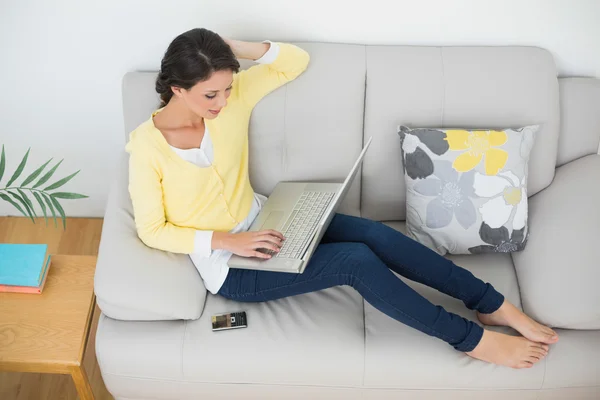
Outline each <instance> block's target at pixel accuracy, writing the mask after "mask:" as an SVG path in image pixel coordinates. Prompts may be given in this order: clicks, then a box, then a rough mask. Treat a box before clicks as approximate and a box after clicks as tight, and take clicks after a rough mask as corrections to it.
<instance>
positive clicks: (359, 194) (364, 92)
mask: <svg viewBox="0 0 600 400" xmlns="http://www.w3.org/2000/svg"><path fill="white" fill-rule="evenodd" d="M363 47H364V49H365V80H364V83H363V117H362V132H361V147H364V145H365V128H366V125H367V124H366V121H367V77H368V73H367V71H368V69H367V68H368V65H367V46H366V45H365V46H363ZM364 170H365V169H364V167H363V166H362V165H361V166H360V185H359V191H358V215H359V216H362V198H363V187H364V178H365V176H364Z"/></svg>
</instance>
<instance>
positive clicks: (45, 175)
mask: <svg viewBox="0 0 600 400" xmlns="http://www.w3.org/2000/svg"><path fill="white" fill-rule="evenodd" d="M62 162H63V160H60V161H59V162H58V163H57V164H56V165H55V166H54V167H52V169H51V170H50V171H48V172H46V173H45V174H44V175H43V176H42V177H41V178H40V180H39V181H37V183H36V184H35V185H33V188H34V189H35V188H36V187H38V186H41V185H43V184H44V183H46V182H47V181H48V179H50V178H51V177H52V174H53V173H54V171H56V168H58V166H59V165H60V164H61V163H62Z"/></svg>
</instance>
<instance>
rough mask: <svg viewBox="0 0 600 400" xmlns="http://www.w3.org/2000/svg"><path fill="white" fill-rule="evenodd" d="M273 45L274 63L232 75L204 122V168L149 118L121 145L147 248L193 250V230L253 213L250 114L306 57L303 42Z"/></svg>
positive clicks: (224, 226)
mask: <svg viewBox="0 0 600 400" xmlns="http://www.w3.org/2000/svg"><path fill="white" fill-rule="evenodd" d="M278 45H279V54H278V56H277V59H276V60H275V61H274V62H273V63H271V64H260V65H254V66H252V67H250V68H249V69H247V70H244V71H240V72H239V73H237V74H235V76H234V83H233V87H232V90H231V95H230V96H229V99H228V103H227V106H225V107H224V108H223V109H222V111H221V113H220V114H219V116H218V117H217V118H215V119H214V120H205V121H204V122H205V124H206V126H207V128H208V131H209V132H210V135H211V140H212V141H213V146H214V163H213V164H212V165H211V166H210V167H209V168H200V167H198V166H196V165H194V164H192V163H189V162H187V161H185V160H183V159H182V158H180V157H179V156H178V155H177V154H176V153H175V152H174V151H173V150H172V149H171V148H170V147H169V144H168V143H167V141H166V140H165V138H164V137H163V135H162V133H161V132H160V131H159V130H158V129H157V128H156V127H155V126H154V122H153V119H152V117H151V118H149V119H148V120H147V121H146V122H144V123H142V124H141V125H140V126H138V127H137V128H136V129H135V130H134V131H133V132H131V133H130V135H129V142H128V143H127V145H126V147H125V149H126V151H127V152H128V153H129V194H130V196H131V200H132V203H133V211H134V218H135V225H136V228H137V232H138V236H139V237H140V239H141V240H142V241H143V242H144V243H145V244H146V245H147V246H150V247H153V248H157V249H160V250H165V251H169V252H173V253H184V254H190V253H192V252H193V249H194V237H195V232H196V230H213V231H230V230H231V229H233V228H234V227H235V226H236V225H237V224H238V223H239V222H241V221H243V220H244V219H245V218H246V216H247V215H248V213H249V212H250V208H251V206H252V201H253V196H254V190H253V188H252V185H251V184H250V180H249V176H248V124H249V122H250V114H251V112H252V109H253V108H254V106H255V105H256V104H257V103H258V102H259V101H260V100H261V99H262V98H263V97H264V96H265V95H267V94H268V93H270V92H271V91H273V90H275V89H276V88H278V87H280V86H282V85H284V84H285V83H287V82H289V81H291V80H293V79H295V78H296V77H298V76H299V75H300V74H301V73H302V72H303V71H304V70H305V69H306V67H307V66H308V62H309V55H308V53H307V52H306V51H304V50H302V49H301V48H299V47H297V46H294V45H291V44H286V43H278ZM158 112H160V110H158V111H155V112H154V113H153V114H152V115H153V116H154V115H156V113H158Z"/></svg>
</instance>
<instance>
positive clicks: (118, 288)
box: [94, 152, 206, 321]
mask: <svg viewBox="0 0 600 400" xmlns="http://www.w3.org/2000/svg"><path fill="white" fill-rule="evenodd" d="M128 157H129V155H128V154H127V153H125V152H123V153H122V154H121V157H120V160H119V161H120V164H119V167H118V168H117V171H118V173H117V174H116V179H115V181H114V182H113V184H112V186H111V190H110V193H109V196H108V203H107V205H106V211H105V215H104V223H103V225H102V238H101V240H100V248H99V252H98V262H97V263H96V273H95V277H94V290H95V292H96V300H97V302H98V306H99V307H100V309H101V310H102V312H103V313H104V314H106V315H108V316H109V317H111V318H116V319H122V320H134V321H137V320H141V321H154V320H170V319H180V318H181V319H194V318H198V317H199V316H200V314H201V313H202V308H203V307H204V300H205V297H206V288H205V287H204V283H203V282H202V278H201V277H200V274H198V271H197V270H196V268H195V267H194V264H193V263H192V261H191V260H190V258H189V256H187V255H184V254H174V253H167V252H164V251H161V250H156V249H153V248H151V247H148V246H146V245H145V244H144V243H143V242H142V241H141V240H140V239H139V237H138V235H137V230H136V228H135V221H134V219H133V206H132V203H131V199H130V197H129V192H128V191H127V182H128V176H129V174H128V168H129V163H128Z"/></svg>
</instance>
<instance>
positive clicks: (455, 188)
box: [398, 125, 539, 255]
mask: <svg viewBox="0 0 600 400" xmlns="http://www.w3.org/2000/svg"><path fill="white" fill-rule="evenodd" d="M538 129H539V125H531V126H526V127H522V128H516V129H503V130H483V129H481V130H480V129H431V128H414V129H411V128H409V127H406V126H399V127H398V134H399V135H400V138H401V148H402V158H403V162H404V177H405V181H406V190H407V193H406V207H407V217H406V225H407V231H408V233H409V235H410V236H411V237H412V238H413V239H415V240H417V241H418V242H420V243H422V244H424V245H426V246H428V247H429V248H431V249H433V250H435V251H436V252H438V253H439V254H442V255H444V254H446V253H450V254H476V253H489V252H505V253H508V252H514V251H520V250H523V249H524V248H525V245H526V242H527V236H528V230H527V170H528V163H529V154H530V152H531V149H532V147H533V142H534V140H535V135H536V133H537V131H538Z"/></svg>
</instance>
